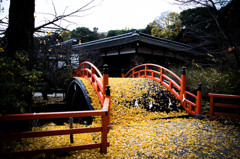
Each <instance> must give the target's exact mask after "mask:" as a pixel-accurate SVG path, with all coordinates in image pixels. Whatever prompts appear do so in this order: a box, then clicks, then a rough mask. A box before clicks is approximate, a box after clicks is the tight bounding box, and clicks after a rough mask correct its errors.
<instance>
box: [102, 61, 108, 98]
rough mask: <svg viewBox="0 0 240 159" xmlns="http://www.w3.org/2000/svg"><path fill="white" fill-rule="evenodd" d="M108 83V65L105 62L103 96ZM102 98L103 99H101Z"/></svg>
mask: <svg viewBox="0 0 240 159" xmlns="http://www.w3.org/2000/svg"><path fill="white" fill-rule="evenodd" d="M107 85H108V65H107V64H105V65H103V92H102V93H103V96H105V94H106V93H105V89H106V86H107ZM103 100H104V99H103Z"/></svg>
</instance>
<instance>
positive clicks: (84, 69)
mask: <svg viewBox="0 0 240 159" xmlns="http://www.w3.org/2000/svg"><path fill="white" fill-rule="evenodd" d="M86 65H87V64H86V63H84V64H83V77H84V76H86V68H87V66H86Z"/></svg>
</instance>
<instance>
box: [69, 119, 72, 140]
mask: <svg viewBox="0 0 240 159" xmlns="http://www.w3.org/2000/svg"><path fill="white" fill-rule="evenodd" d="M69 127H70V129H72V128H73V117H69ZM70 143H71V144H72V143H73V134H70Z"/></svg>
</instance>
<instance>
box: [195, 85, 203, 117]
mask: <svg viewBox="0 0 240 159" xmlns="http://www.w3.org/2000/svg"><path fill="white" fill-rule="evenodd" d="M201 105H202V84H201V83H198V91H197V102H196V106H197V108H196V115H200V114H201Z"/></svg>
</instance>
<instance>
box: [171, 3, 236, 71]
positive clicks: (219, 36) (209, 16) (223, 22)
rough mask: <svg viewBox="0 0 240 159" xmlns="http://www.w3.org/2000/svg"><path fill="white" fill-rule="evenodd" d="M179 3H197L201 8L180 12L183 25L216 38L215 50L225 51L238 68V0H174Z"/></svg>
mask: <svg viewBox="0 0 240 159" xmlns="http://www.w3.org/2000/svg"><path fill="white" fill-rule="evenodd" d="M175 1H176V2H179V4H180V5H186V4H187V5H192V4H193V5H198V6H202V7H203V8H196V9H189V10H186V11H183V12H182V13H181V15H182V16H183V17H182V20H183V23H184V25H186V26H188V27H190V28H192V29H199V30H200V31H206V32H209V33H211V34H212V36H214V37H215V38H216V42H217V43H218V44H219V46H218V48H216V50H218V52H219V50H220V48H222V50H221V52H223V53H224V52H225V53H226V52H227V50H229V49H230V50H231V51H230V54H231V55H232V56H234V58H235V64H234V65H236V66H237V67H238V68H240V60H239V55H240V52H239V48H238V45H239V35H240V29H239V27H238V26H239V21H240V16H239V15H240V14H239V10H240V1H239V0H175Z"/></svg>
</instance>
